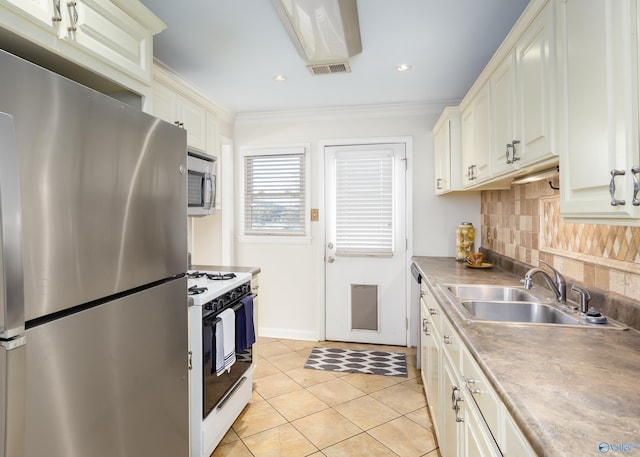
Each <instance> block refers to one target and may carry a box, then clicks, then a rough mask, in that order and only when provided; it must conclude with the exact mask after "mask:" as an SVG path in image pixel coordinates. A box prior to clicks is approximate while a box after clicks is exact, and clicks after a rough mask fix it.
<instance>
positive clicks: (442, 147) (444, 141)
mask: <svg viewBox="0 0 640 457" xmlns="http://www.w3.org/2000/svg"><path fill="white" fill-rule="evenodd" d="M450 132H451V126H450V121H449V120H446V121H444V122H443V123H442V125H441V126H440V128H439V129H438V130H437V131H436V132H434V138H433V142H434V151H433V152H434V175H435V176H434V178H435V191H436V194H444V193H447V192H449V191H450V190H451V161H450V157H451V137H450V135H451V133H450Z"/></svg>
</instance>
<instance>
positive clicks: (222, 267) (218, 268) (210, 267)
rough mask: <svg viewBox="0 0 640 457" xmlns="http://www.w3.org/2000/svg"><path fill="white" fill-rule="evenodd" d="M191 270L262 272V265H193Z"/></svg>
mask: <svg viewBox="0 0 640 457" xmlns="http://www.w3.org/2000/svg"><path fill="white" fill-rule="evenodd" d="M189 269H190V270H203V271H223V272H228V273H251V274H252V275H257V274H258V273H260V271H261V270H260V267H230V266H228V265H191V268H189Z"/></svg>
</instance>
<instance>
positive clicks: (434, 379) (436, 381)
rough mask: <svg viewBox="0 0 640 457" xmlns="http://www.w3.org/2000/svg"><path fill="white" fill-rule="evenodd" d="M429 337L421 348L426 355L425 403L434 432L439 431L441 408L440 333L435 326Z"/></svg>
mask: <svg viewBox="0 0 640 457" xmlns="http://www.w3.org/2000/svg"><path fill="white" fill-rule="evenodd" d="M431 333H432V334H431V338H429V339H427V341H426V348H425V349H423V350H424V351H425V352H426V354H427V356H426V363H427V365H426V370H427V373H426V382H427V383H426V386H427V403H428V405H429V411H430V412H431V418H432V420H433V426H434V428H435V430H436V434H437V433H439V431H440V428H441V424H440V421H439V419H440V411H441V410H442V404H441V402H440V379H441V372H442V370H441V368H440V367H441V358H442V356H441V351H440V344H438V338H439V337H440V335H439V334H438V333H437V329H436V328H435V326H432V327H431Z"/></svg>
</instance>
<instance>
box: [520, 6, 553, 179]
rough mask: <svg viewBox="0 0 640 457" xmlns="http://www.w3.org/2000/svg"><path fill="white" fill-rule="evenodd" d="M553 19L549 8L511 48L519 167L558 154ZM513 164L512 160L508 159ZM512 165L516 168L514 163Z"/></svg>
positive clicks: (545, 9) (541, 13) (544, 10)
mask: <svg viewBox="0 0 640 457" xmlns="http://www.w3.org/2000/svg"><path fill="white" fill-rule="evenodd" d="M554 19H555V16H554V9H553V7H552V5H551V4H547V6H546V7H545V8H544V9H543V10H542V11H541V12H540V15H539V16H538V17H537V18H536V19H535V20H534V21H533V22H532V23H531V25H530V26H529V27H528V28H527V30H526V31H525V33H524V35H523V37H522V38H521V39H520V40H519V41H518V43H517V44H516V48H515V52H514V54H515V62H516V86H515V87H516V112H515V114H516V134H515V136H516V138H514V140H516V141H519V142H520V143H519V145H518V144H516V145H515V155H516V159H517V158H519V159H520V160H519V161H520V166H521V167H523V166H525V165H530V164H534V163H537V162H540V161H541V160H544V159H549V158H553V157H554V156H556V155H557V154H558V152H557V147H556V124H557V116H556V112H557V94H556V78H557V71H556V60H555V46H554V44H555V20H554ZM512 160H513V157H512ZM514 164H515V165H517V164H518V161H517V160H516V161H515V162H514Z"/></svg>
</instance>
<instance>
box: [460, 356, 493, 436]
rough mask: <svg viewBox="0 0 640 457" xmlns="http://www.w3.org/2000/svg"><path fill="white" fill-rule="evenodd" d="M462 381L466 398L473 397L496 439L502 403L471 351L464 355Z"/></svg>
mask: <svg viewBox="0 0 640 457" xmlns="http://www.w3.org/2000/svg"><path fill="white" fill-rule="evenodd" d="M461 374H462V381H463V382H464V384H465V387H464V390H463V391H464V393H465V394H466V397H467V398H469V397H473V399H474V400H475V402H476V404H477V405H478V409H480V412H481V413H482V416H483V417H484V420H485V422H486V423H487V426H488V427H489V430H491V433H492V434H493V436H494V437H497V436H498V423H499V410H500V401H499V400H498V397H497V396H496V394H495V392H494V391H493V388H492V387H491V385H490V384H489V382H488V381H487V378H485V376H484V374H482V371H481V370H480V367H479V366H478V365H477V364H476V362H475V361H474V360H473V358H472V356H471V354H470V353H469V351H466V350H465V351H463V353H462V368H461Z"/></svg>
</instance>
